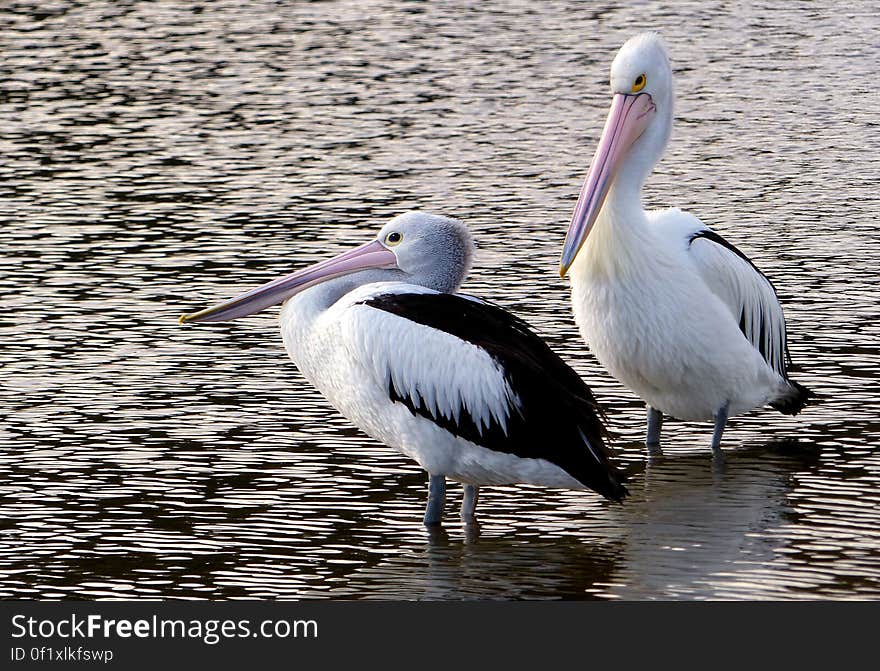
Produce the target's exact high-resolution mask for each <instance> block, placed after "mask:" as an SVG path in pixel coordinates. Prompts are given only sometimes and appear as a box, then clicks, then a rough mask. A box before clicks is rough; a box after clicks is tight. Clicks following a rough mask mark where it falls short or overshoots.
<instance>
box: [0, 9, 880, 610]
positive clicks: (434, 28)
mask: <svg viewBox="0 0 880 671" xmlns="http://www.w3.org/2000/svg"><path fill="white" fill-rule="evenodd" d="M820 4H821V3H804V4H803V5H798V4H796V3H786V4H785V9H784V10H782V9H779V7H780V6H781V5H779V4H778V3H767V4H766V6H764V5H761V4H753V5H749V6H746V5H739V4H733V5H731V4H729V3H713V2H693V3H672V4H669V3H655V2H647V3H640V4H638V5H637V6H632V7H627V8H619V7H615V6H614V5H613V4H606V3H586V2H548V3H517V2H477V3H468V2H444V3H431V4H427V3H416V2H364V1H358V2H308V3H306V2H259V1H253V2H239V1H238V0H235V1H234V2H233V1H228V2H227V1H222V2H210V3H195V2H182V1H181V2H171V1H163V2H92V1H89V2H67V1H60V0H59V1H52V0H47V1H40V2H25V1H14V2H6V3H3V7H2V8H0V44H2V50H0V68H2V72H0V75H2V77H0V82H2V83H0V119H2V123H0V217H2V220H3V228H2V231H3V233H2V236H0V249H2V258H0V295H2V306H3V309H2V313H0V338H2V349H0V366H2V374H0V420H2V424H0V496H2V499H0V515H2V517H0V597H4V598H13V597H19V598H21V597H24V598H35V597H37V598H53V599H54V598H69V597H78V598H95V599H104V598H132V597H148V598H159V597H162V598H187V599H190V598H196V599H199V598H201V599H204V598H211V599H220V598H223V599H228V598H346V599H351V598H355V599H358V598H384V599H387V598H402V599H422V598H427V599H458V598H528V599H560V598H564V599H583V598H618V599H619V598H624V599H677V598H686V599H691V598H760V599H763V598H782V599H801V598H878V597H880V511H878V504H880V495H878V485H880V454H878V450H877V447H878V442H880V409H878V398H880V352H878V342H880V340H878V338H880V326H878V321H880V319H878V318H880V289H878V260H877V259H878V258H880V235H878V220H877V215H876V212H877V209H878V197H877V193H878V189H880V183H878V181H880V180H878V174H880V164H878V158H877V156H878V153H877V151H876V149H877V144H876V142H877V136H878V130H880V129H878V119H880V117H878V114H880V113H878V107H877V101H878V99H877V94H876V91H875V88H874V87H873V84H872V82H874V80H875V79H876V66H877V61H878V57H880V49H878V39H877V35H878V30H880V19H878V15H877V12H876V6H874V5H873V3H870V2H859V0H856V1H855V2H850V3H847V4H846V5H845V6H844V9H843V10H839V11H835V12H833V13H831V12H827V11H825V10H822V9H820V7H819V5H820ZM645 28H652V29H658V30H661V31H662V32H663V34H664V36H665V37H666V40H667V42H668V44H669V46H670V49H671V52H672V57H673V59H674V66H675V71H676V76H677V95H678V99H677V119H676V127H675V132H674V135H673V141H672V143H671V145H670V149H669V151H668V153H667V155H666V157H665V159H664V161H663V162H662V163H661V164H660V165H659V166H658V169H657V171H656V173H655V175H654V176H653V178H652V179H651V180H650V182H649V185H648V186H647V188H646V194H645V197H646V202H647V203H649V204H651V205H655V206H665V205H673V204H674V205H678V206H680V207H682V208H685V209H688V210H690V211H692V212H694V213H695V214H697V215H698V216H700V217H701V218H702V219H703V220H704V221H705V222H707V223H709V224H710V225H713V226H714V227H716V229H717V230H719V231H721V232H722V233H723V234H724V235H725V236H727V237H728V238H729V239H730V240H731V241H733V242H734V243H735V244H737V245H738V246H739V247H741V248H742V249H743V250H744V251H746V252H747V253H749V254H750V255H751V256H752V258H753V259H754V260H755V262H756V263H757V264H758V265H759V266H760V267H761V268H762V269H763V270H765V271H766V272H767V273H768V274H769V275H770V277H771V278H772V279H773V280H774V282H775V284H776V286H777V288H778V290H779V293H780V295H781V297H782V299H783V302H784V305H785V307H786V316H787V319H788V323H789V328H790V333H791V336H790V339H791V350H792V356H793V358H794V360H795V363H796V365H797V369H796V370H797V372H796V373H795V377H796V379H798V380H799V381H801V382H803V383H804V384H807V385H808V386H810V387H812V388H814V389H815V390H816V391H817V392H818V393H819V394H821V404H819V405H817V406H815V407H812V408H809V409H808V410H807V411H805V412H804V413H803V414H802V415H800V416H799V417H797V418H794V419H792V418H788V417H783V416H781V415H779V414H777V413H775V412H772V411H770V410H766V411H762V412H755V413H751V414H749V415H747V416H744V417H738V418H735V419H734V420H733V421H732V422H731V425H730V428H729V429H728V432H727V433H726V434H725V444H726V449H727V453H728V459H727V464H726V466H725V467H724V468H723V469H722V468H714V469H713V467H712V463H711V460H710V458H709V450H708V447H707V446H708V442H709V438H710V434H711V427H710V426H709V425H708V424H686V423H681V422H675V423H673V422H669V423H668V424H667V426H666V427H665V438H666V440H665V444H666V445H667V448H666V455H665V456H664V457H663V458H660V459H658V460H656V461H651V462H650V463H649V462H648V461H647V460H646V458H645V456H644V448H643V445H641V444H640V442H639V441H640V439H641V437H642V431H643V428H644V416H643V409H642V407H641V405H640V404H639V403H638V402H637V400H636V399H635V398H634V397H633V396H632V395H631V394H630V393H629V392H627V391H626V390H625V389H623V388H622V387H621V386H619V385H618V384H617V383H616V382H615V381H614V380H612V379H611V378H610V377H609V376H608V375H607V374H606V373H605V372H604V371H603V370H602V369H601V367H600V366H599V365H598V364H597V363H596V361H595V360H594V359H593V358H592V356H591V355H590V354H589V352H588V351H587V349H586V347H585V346H584V345H583V343H582V341H581V340H580V339H579V337H578V335H577V332H576V329H575V326H574V324H573V321H572V318H571V314H570V308H569V305H568V287H567V283H565V282H563V281H561V280H560V279H559V278H558V276H557V274H556V261H557V258H558V253H559V250H560V246H561V244H562V240H563V237H564V233H565V228H566V225H567V223H568V218H569V216H570V213H571V210H572V208H573V205H574V201H575V198H576V195H577V191H578V189H579V187H580V182H581V179H582V177H583V174H584V172H585V171H586V168H587V164H588V162H589V158H590V155H591V153H592V150H593V148H594V146H595V142H596V140H597V138H598V134H599V131H600V129H601V126H602V123H603V119H604V116H605V113H606V110H607V105H608V103H609V94H608V88H607V84H606V78H607V71H608V66H609V63H610V60H611V58H612V57H613V54H614V50H615V49H616V48H617V46H619V44H620V43H622V41H623V40H624V39H625V38H626V37H628V36H629V35H630V34H632V33H633V32H635V31H637V30H641V29H645ZM414 207H419V208H424V209H429V210H433V211H437V212H441V213H445V214H449V215H453V216H457V217H460V218H462V219H464V220H466V221H467V222H468V223H469V224H470V225H471V227H472V228H473V230H474V233H475V235H476V237H477V240H478V242H479V246H480V256H479V259H478V262H477V265H476V268H475V269H474V272H473V274H472V276H471V278H470V279H469V280H468V282H467V284H466V289H467V290H468V291H470V292H472V293H476V294H480V295H484V296H487V297H491V298H493V299H494V300H496V301H497V302H499V303H501V304H502V305H504V306H506V307H508V308H510V309H511V310H513V311H515V312H516V313H518V314H519V315H521V316H522V317H524V318H526V319H527V320H528V321H529V322H530V323H531V324H533V325H534V327H535V328H536V329H537V330H538V331H539V332H540V333H541V334H542V335H544V336H545V337H546V338H547V339H548V340H549V341H550V342H551V344H552V345H553V346H554V347H555V348H556V349H557V351H559V352H561V353H562V354H563V355H564V356H565V358H566V359H567V360H568V361H569V362H571V363H572V364H573V365H574V366H575V367H576V368H577V369H578V371H579V372H580V373H582V374H583V376H584V377H585V378H586V379H587V380H588V381H589V383H590V384H591V386H593V388H594V390H595V391H596V394H597V396H599V398H600V399H601V400H602V401H603V402H604V403H605V405H606V406H607V407H608V412H609V416H610V421H611V428H612V430H613V431H614V432H615V433H616V434H617V436H618V438H617V440H616V445H617V448H618V450H619V454H620V459H621V461H622V462H623V465H624V467H625V468H626V470H627V471H628V472H629V474H630V489H631V492H632V496H631V498H630V500H629V501H628V502H627V503H626V504H625V505H623V506H616V505H611V504H608V503H607V502H605V501H602V500H600V499H599V498H598V497H597V496H595V495H593V494H592V493H578V492H568V491H557V490H546V489H541V488H537V487H499V488H493V489H486V490H485V492H484V495H483V497H482V499H481V502H480V507H479V511H478V512H479V513H480V520H481V523H482V524H481V527H480V528H479V529H478V530H477V529H470V530H467V529H465V528H463V527H462V526H461V525H460V524H459V523H458V522H457V520H456V517H455V515H454V511H453V506H454V505H456V504H457V503H458V497H459V495H460V489H459V488H458V487H456V486H453V487H452V492H451V499H452V501H450V503H449V509H448V512H447V514H448V515H449V520H450V521H449V523H448V524H447V526H446V527H445V530H443V531H441V532H437V533H436V534H433V535H429V534H428V533H427V532H426V531H425V529H424V528H423V527H422V526H421V523H420V520H421V514H422V510H423V505H424V502H425V498H426V491H425V489H426V486H425V483H426V478H425V475H424V473H423V472H422V471H421V470H420V469H419V468H418V467H417V466H416V465H415V464H414V463H413V462H411V461H409V460H408V459H406V458H405V457H402V456H400V455H398V454H397V453H395V452H393V451H390V450H389V449H387V448H384V447H382V446H380V445H378V444H376V443H375V442H373V441H371V440H369V439H367V438H366V437H364V436H363V435H362V434H360V433H359V432H358V431H357V430H356V429H354V428H353V427H352V426H351V425H350V424H349V423H348V422H347V421H346V420H345V419H343V418H342V417H340V416H339V415H338V414H336V412H335V411H333V410H332V409H331V408H330V407H329V406H328V405H327V404H326V403H325V402H324V401H323V399H322V398H321V397H320V396H319V395H318V394H317V393H316V392H315V391H314V390H313V389H311V388H310V387H309V385H308V384H307V383H305V382H304V381H303V380H302V379H301V377H300V376H299V374H298V372H297V370H296V368H295V366H294V365H293V364H292V363H290V362H289V361H288V360H287V358H286V355H285V353H284V350H283V347H282V344H281V341H280V337H279V335H278V333H277V324H276V322H275V319H276V317H275V314H274V313H273V312H270V313H267V314H266V315H265V316H258V317H254V318H251V319H247V320H242V321H240V322H236V323H233V324H218V325H211V326H205V327H198V328H181V327H178V326H177V324H176V317H177V315H178V314H179V313H180V312H182V311H184V310H189V309H192V308H197V307H201V306H204V305H206V304H208V303H212V302H214V301H215V300H217V299H220V298H224V297H227V296H229V295H232V294H233V293H235V292H237V291H239V290H242V289H244V288H247V287H250V286H253V285H255V284H258V283H262V282H264V281H266V280H268V279H271V278H273V277H275V276H277V275H278V274H280V273H283V272H289V271H290V270H291V269H293V268H296V267H300V266H302V265H304V264H306V263H310V262H313V261H315V260H317V259H320V258H323V257H325V256H327V255H328V254H331V253H337V252H338V251H340V250H342V249H344V248H346V247H348V246H350V245H351V244H352V243H355V242H361V241H365V240H366V239H367V238H368V237H369V236H370V235H371V231H372V230H373V229H375V228H376V227H377V226H378V225H379V224H380V223H382V222H383V220H385V219H386V218H388V217H389V216H391V215H393V214H396V213H398V212H401V211H403V210H405V209H410V208H414Z"/></svg>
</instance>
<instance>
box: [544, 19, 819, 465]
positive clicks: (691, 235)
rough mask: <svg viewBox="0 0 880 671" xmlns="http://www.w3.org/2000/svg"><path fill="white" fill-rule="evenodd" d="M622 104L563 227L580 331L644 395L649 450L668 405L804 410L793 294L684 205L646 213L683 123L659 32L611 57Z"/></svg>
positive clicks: (717, 443)
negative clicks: (646, 200)
mask: <svg viewBox="0 0 880 671" xmlns="http://www.w3.org/2000/svg"><path fill="white" fill-rule="evenodd" d="M611 90H612V93H613V97H612V101H611V111H610V112H609V114H608V119H607V121H606V122H605V128H604V130H603V131H602V137H601V139H600V140H599V145H598V148H597V149H596V154H595V156H594V157H593V161H592V163H591V164H590V169H589V171H588V172H587V176H586V179H585V181H584V185H583V188H582V189H581V192H580V197H579V199H578V202H577V205H576V206H575V210H574V215H573V217H572V220H571V224H570V226H569V229H568V233H567V235H566V238H565V243H564V246H563V250H562V258H561V261H560V275H562V276H563V277H565V274H566V273H567V272H568V271H569V269H570V271H571V289H572V304H573V307H574V314H575V320H576V321H577V323H578V326H579V328H580V331H581V334H582V335H583V337H584V339H585V340H586V341H587V343H589V346H590V348H591V349H592V351H593V352H594V353H595V355H596V357H597V358H598V360H599V362H600V363H601V364H602V365H603V366H604V367H605V368H606V369H607V370H608V371H609V372H610V373H611V375H613V376H614V377H615V378H617V380H618V381H620V382H621V383H622V384H623V385H624V386H626V387H628V388H629V389H630V390H631V391H633V392H634V393H635V394H636V395H637V396H639V397H640V398H641V399H642V400H643V401H644V402H645V404H646V405H647V415H648V430H647V435H646V441H645V442H646V444H647V446H648V448H649V450H652V451H653V450H659V448H660V430H661V426H662V422H663V415H670V416H672V417H677V418H679V419H682V420H687V421H704V420H713V421H714V423H715V429H714V433H713V435H712V443H711V446H712V452H713V455H714V456H715V457H718V458H722V455H721V449H720V447H721V436H722V433H723V432H724V427H725V425H726V424H727V419H728V417H731V416H734V415H738V414H740V413H743V412H747V411H749V410H751V409H753V408H757V407H760V406H763V405H765V404H768V403H769V404H770V406H771V407H772V408H775V409H776V410H778V411H779V412H782V413H784V414H788V415H795V414H797V413H798V412H800V410H801V409H803V407H804V405H805V404H806V402H807V400H808V399H809V398H810V397H811V396H813V394H812V392H810V391H809V390H808V389H807V388H806V387H804V386H802V385H800V384H798V383H797V382H794V381H793V380H791V379H789V377H788V372H787V366H788V365H790V357H789V354H788V345H787V341H786V331H785V319H784V317H783V314H782V306H781V305H780V303H779V299H778V297H777V296H776V291H775V289H774V287H773V284H771V282H770V280H769V279H767V277H766V276H765V275H764V274H763V273H762V272H761V271H760V270H758V268H757V267H756V266H755V264H754V263H752V262H751V261H750V260H749V258H748V257H747V256H746V255H745V254H743V253H742V252H741V251H740V250H739V249H737V248H736V247H734V246H733V245H732V244H731V243H729V242H728V241H727V240H725V239H724V238H722V237H721V236H720V235H718V233H716V232H715V231H713V230H712V229H711V228H709V227H707V226H706V225H705V224H703V223H702V222H701V221H700V220H699V219H697V218H696V217H695V216H693V215H691V214H687V213H685V212H682V211H681V210H679V209H677V208H672V209H666V210H653V211H645V210H644V209H643V208H642V204H641V189H642V184H643V183H644V181H645V179H646V178H647V177H648V175H649V174H650V173H651V171H652V170H653V168H654V165H655V164H656V163H657V161H658V160H659V159H660V157H661V155H662V154H663V150H664V149H665V147H666V143H667V141H668V139H669V134H670V131H671V129H672V108H673V87H672V70H671V68H670V66H669V59H668V58H667V55H666V50H665V48H664V46H663V43H662V42H661V40H660V38H659V37H658V36H657V35H655V34H651V33H648V34H641V35H637V36H636V37H633V38H632V39H630V40H629V41H627V42H626V43H625V44H624V45H623V47H622V48H621V49H620V51H619V52H618V53H617V56H616V57H615V59H614V62H613V63H612V65H611Z"/></svg>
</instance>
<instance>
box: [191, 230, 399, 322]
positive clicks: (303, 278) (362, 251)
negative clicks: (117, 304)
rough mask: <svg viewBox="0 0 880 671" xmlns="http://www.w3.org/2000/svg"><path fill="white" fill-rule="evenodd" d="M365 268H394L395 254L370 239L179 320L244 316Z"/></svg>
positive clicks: (199, 320) (212, 319)
mask: <svg viewBox="0 0 880 671" xmlns="http://www.w3.org/2000/svg"><path fill="white" fill-rule="evenodd" d="M368 268H397V257H396V256H394V252H392V251H391V250H390V249H388V248H387V247H385V245H383V244H382V243H381V242H379V241H378V240H373V241H372V242H368V243H367V244H365V245H361V246H360V247H357V248H356V249H352V250H351V251H348V252H345V253H344V254H340V255H339V256H337V257H334V258H332V259H328V260H327V261H321V262H320V263H316V264H315V265H313V266H310V267H308V268H305V269H304V270H298V271H297V272H295V273H291V274H290V275H286V276H284V277H279V278H278V279H277V280H272V281H271V282H269V283H267V284H264V285H263V286H261V287H257V288H256V289H251V290H250V291H246V292H244V293H243V294H241V295H239V296H236V297H235V298H230V299H229V300H228V301H225V302H223V303H220V304H219V305H215V306H214V307H210V308H207V309H205V310H200V311H199V312H193V313H192V314H189V315H181V317H180V319H178V322H179V323H180V324H186V323H188V322H225V321H230V320H232V319H238V318H239V317H246V316H248V315H252V314H254V313H255V312H260V311H261V310H265V309H266V308H268V307H271V306H272V305H277V304H278V303H281V302H283V301H286V300H287V299H288V298H290V297H291V296H294V295H295V294H298V293H299V292H300V291H302V290H304V289H308V288H309V287H312V286H315V285H316V284H319V283H321V282H324V281H326V280H330V279H333V278H334V277H341V276H342V275H349V274H351V273H356V272H357V271H359V270H366V269H368Z"/></svg>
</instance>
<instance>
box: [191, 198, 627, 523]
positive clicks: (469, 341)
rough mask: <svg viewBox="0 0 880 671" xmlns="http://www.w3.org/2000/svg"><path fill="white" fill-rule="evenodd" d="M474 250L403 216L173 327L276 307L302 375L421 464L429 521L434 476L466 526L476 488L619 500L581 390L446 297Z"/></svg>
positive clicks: (483, 308) (478, 305)
mask: <svg viewBox="0 0 880 671" xmlns="http://www.w3.org/2000/svg"><path fill="white" fill-rule="evenodd" d="M472 256H473V242H472V239H471V235H470V233H469V231H468V229H467V227H466V226H465V225H464V224H462V223H460V222H458V221H455V220H453V219H448V218H446V217H440V216H434V215H430V214H425V213H420V212H408V213H406V214H402V215H400V216H398V217H395V218H394V219H392V220H391V221H390V222H388V223H387V224H386V225H385V226H384V227H383V228H382V229H381V230H380V231H379V234H378V236H377V237H376V239H375V240H373V241H371V242H369V243H367V244H365V245H362V246H360V247H357V248H356V249H353V250H351V251H349V252H346V253H344V254H341V255H340V256H337V257H335V258H332V259H329V260H327V261H323V262H321V263H318V264H316V265H314V266H311V267H310V268H306V269H305V270H300V271H298V272H295V273H293V274H291V275H288V276H286V277H282V278H279V279H276V280H274V281H272V282H269V283H268V284H265V285H263V286H261V287H259V288H256V289H253V290H251V291H248V292H246V293H244V294H241V295H240V296H238V297H236V298H233V299H231V300H228V301H226V302H224V303H221V304H219V305H217V306H215V307H212V308H208V309H206V310H202V311H200V312H196V313H194V314H189V315H183V316H182V317H181V318H180V322H181V323H188V322H217V321H228V320H231V319H237V318H239V317H244V316H246V315H250V314H253V313H255V312H259V311H260V310H263V309H265V308H268V307H269V306H272V305H275V304H277V303H281V302H284V307H283V308H282V310H281V333H282V336H283V338H284V344H285V346H286V348H287V351H288V353H289V354H290V357H291V358H292V359H293V361H294V362H295V363H296V365H297V366H298V367H299V369H300V371H301V372H302V374H303V376H304V377H305V378H306V379H307V380H309V381H310V382H311V383H312V384H313V385H314V386H315V387H317V389H318V390H319V391H320V392H321V393H322V394H323V395H324V396H325V397H326V398H327V400H328V401H329V402H330V403H331V404H332V405H333V406H334V407H335V408H336V409H337V410H339V412H341V413H342V414H343V415H345V416H346V417H347V418H348V419H349V420H351V421H352V423H354V424H355V425H356V426H358V427H359V428H360V429H361V430H362V431H364V433H366V434H368V435H369V436H372V437H373V438H375V439H376V440H378V441H380V442H383V443H385V444H386V445H389V446H391V447H393V448H396V449H398V450H400V451H401V452H403V453H404V454H406V455H408V456H410V457H412V458H413V459H415V460H416V461H417V462H418V463H419V464H420V465H421V466H422V468H424V469H425V470H426V471H427V472H428V473H429V476H430V477H429V497H428V505H427V509H426V511H425V519H424V521H425V524H428V525H432V524H438V523H440V521H441V518H442V512H443V511H442V509H443V503H444V496H445V486H446V485H445V483H446V481H445V478H450V479H452V480H455V481H458V482H461V483H464V485H465V490H464V499H463V502H462V506H461V515H462V518H463V519H464V520H466V521H471V520H472V519H473V517H474V509H475V506H476V502H477V494H478V487H480V486H482V485H503V484H512V483H530V484H538V485H545V486H548V487H564V488H572V489H587V488H589V489H593V490H595V491H596V492H598V493H600V494H602V495H603V496H605V497H607V498H609V499H612V500H615V501H620V500H622V499H623V497H624V496H625V495H626V493H627V491H626V488H625V487H624V486H623V484H622V480H623V478H622V476H621V474H620V473H619V472H618V470H617V469H616V468H615V467H614V466H613V465H612V464H611V463H610V462H609V458H608V452H607V450H606V447H605V440H604V436H605V430H604V425H603V421H602V413H601V410H600V408H599V406H598V404H597V402H596V399H595V398H594V397H593V394H592V393H591V391H590V389H589V388H588V387H587V385H586V384H584V382H583V381H582V380H581V378H580V377H579V376H578V375H577V373H575V372H574V371H573V370H572V369H571V368H569V367H568V365H566V364H565V363H564V362H563V361H562V359H560V358H559V357H558V356H557V355H556V354H554V353H553V352H552V351H551V350H550V348H549V347H548V346H547V345H546V344H545V343H544V342H543V341H542V340H541V339H540V338H539V337H538V336H537V335H535V334H534V333H533V332H532V331H531V330H530V329H529V327H528V326H527V325H526V324H525V322H523V321H521V320H520V319H517V318H516V317H514V316H513V315H511V314H510V313H508V312H506V311H505V310H503V309H501V308H500V307H498V306H496V305H493V304H491V303H488V302H486V301H482V300H479V299H477V298H474V297H471V296H467V295H464V294H459V293H456V292H457V290H458V288H459V285H460V284H461V282H462V280H463V279H464V277H465V275H466V273H467V271H468V269H469V267H470V264H471V259H472Z"/></svg>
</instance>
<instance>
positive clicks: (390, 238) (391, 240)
mask: <svg viewBox="0 0 880 671" xmlns="http://www.w3.org/2000/svg"><path fill="white" fill-rule="evenodd" d="M402 241H403V234H402V233H398V232H397V231H392V232H391V233H389V234H388V235H386V236H385V244H386V245H388V246H389V247H394V245H399V244H400V243H401V242H402Z"/></svg>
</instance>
